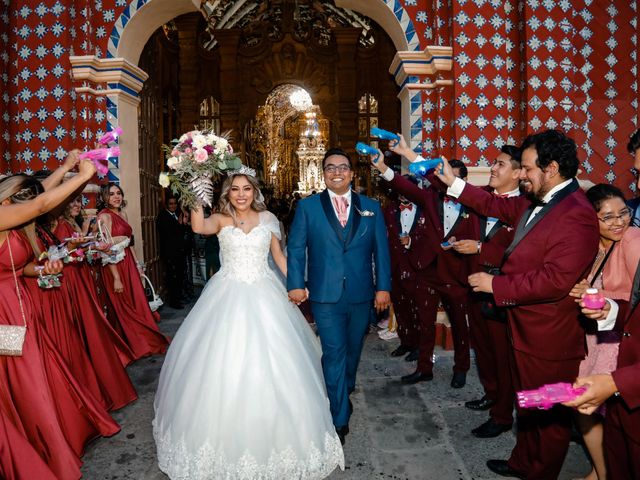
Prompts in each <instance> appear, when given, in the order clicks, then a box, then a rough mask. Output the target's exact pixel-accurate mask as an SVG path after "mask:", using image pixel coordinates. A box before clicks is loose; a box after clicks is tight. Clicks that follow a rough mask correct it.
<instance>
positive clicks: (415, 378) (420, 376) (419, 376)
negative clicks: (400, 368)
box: [400, 372, 433, 385]
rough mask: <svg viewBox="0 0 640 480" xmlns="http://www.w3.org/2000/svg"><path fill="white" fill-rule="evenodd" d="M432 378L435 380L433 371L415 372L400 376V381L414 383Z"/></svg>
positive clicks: (428, 380) (408, 383)
mask: <svg viewBox="0 0 640 480" xmlns="http://www.w3.org/2000/svg"><path fill="white" fill-rule="evenodd" d="M431 380H433V373H422V372H413V373H411V374H409V375H404V376H403V377H400V381H401V382H402V383H406V384H407V385H413V384H414V383H418V382H430V381H431Z"/></svg>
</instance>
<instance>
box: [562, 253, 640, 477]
mask: <svg viewBox="0 0 640 480" xmlns="http://www.w3.org/2000/svg"><path fill="white" fill-rule="evenodd" d="M639 299H640V265H639V266H638V269H636V275H635V278H634V282H633V291H632V293H631V299H630V301H629V303H627V302H615V301H613V300H609V299H607V300H608V303H607V305H606V306H605V308H604V309H603V310H591V309H587V308H584V305H583V304H582V303H581V304H580V305H581V306H582V307H583V309H582V313H584V314H585V315H586V316H587V317H589V318H591V319H594V320H598V321H601V320H614V319H615V318H616V317H617V318H619V319H624V321H623V322H622V323H623V325H624V331H623V334H622V340H621V342H620V350H619V351H618V366H617V368H616V370H615V371H614V372H612V373H610V374H603V375H591V376H588V377H583V378H578V379H577V380H576V382H575V386H577V387H587V391H586V392H585V393H583V394H582V395H581V396H580V397H578V398H577V399H575V400H574V401H571V402H567V403H566V404H565V405H568V406H570V407H575V408H577V409H578V410H579V411H580V412H581V413H584V414H587V415H590V414H592V413H593V412H595V411H596V410H597V408H598V407H599V406H600V405H601V404H602V403H604V402H605V401H606V400H607V399H608V401H607V415H606V417H605V422H604V442H603V443H604V450H605V460H606V463H607V476H608V477H609V478H611V479H612V480H620V479H624V480H634V479H638V478H640V308H638V303H639V302H638V300H639ZM618 303H619V305H618ZM618 308H619V311H618V312H616V310H617V309H618Z"/></svg>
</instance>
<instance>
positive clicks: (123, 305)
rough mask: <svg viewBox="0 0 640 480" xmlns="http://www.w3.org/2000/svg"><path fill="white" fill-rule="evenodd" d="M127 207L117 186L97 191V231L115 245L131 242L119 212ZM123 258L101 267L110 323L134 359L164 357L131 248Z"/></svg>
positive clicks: (164, 343)
mask: <svg viewBox="0 0 640 480" xmlns="http://www.w3.org/2000/svg"><path fill="white" fill-rule="evenodd" d="M125 205H126V203H125V201H124V193H123V191H122V189H121V188H120V186H119V185H117V184H115V183H108V184H106V185H103V186H102V188H101V189H100V205H99V207H102V210H101V211H100V212H99V214H98V222H99V224H100V228H101V229H102V231H103V233H104V234H105V236H107V238H111V239H112V240H113V243H114V244H117V243H119V242H121V241H123V240H125V239H127V238H128V239H131V236H132V234H133V230H132V229H131V225H129V223H127V218H126V214H125V213H124V212H123V211H122V208H123V207H124V206H125ZM124 252H125V255H124V258H123V259H122V260H120V261H119V262H118V263H116V264H108V265H106V266H103V267H102V270H101V272H102V278H103V281H104V285H105V289H106V292H107V297H108V299H109V312H108V317H109V320H110V321H111V322H112V323H114V324H115V325H116V329H118V330H119V331H121V332H122V334H123V337H124V339H125V340H126V342H127V344H128V345H129V347H130V348H131V350H132V351H133V353H134V355H135V358H136V359H138V358H141V357H144V356H147V355H152V354H154V353H164V352H165V351H166V350H167V346H168V345H169V342H168V340H167V338H166V337H165V336H164V335H163V334H162V333H161V332H160V329H159V328H158V326H157V325H156V320H157V317H156V316H154V314H153V313H152V312H151V309H150V308H149V303H148V302H147V297H146V295H145V293H144V287H143V286H142V280H141V278H140V275H141V274H142V273H143V272H142V267H141V266H140V265H139V264H138V262H137V261H136V257H135V253H134V251H133V248H131V246H128V247H126V248H125V249H124Z"/></svg>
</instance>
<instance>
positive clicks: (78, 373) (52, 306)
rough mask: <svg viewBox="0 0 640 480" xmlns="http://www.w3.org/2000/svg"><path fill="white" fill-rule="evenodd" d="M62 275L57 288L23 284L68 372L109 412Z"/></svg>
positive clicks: (28, 281) (33, 280)
mask: <svg viewBox="0 0 640 480" xmlns="http://www.w3.org/2000/svg"><path fill="white" fill-rule="evenodd" d="M38 243H39V247H40V249H41V250H45V251H46V248H44V247H43V244H42V242H40V241H39V242H38ZM51 243H54V242H51ZM65 270H66V268H65ZM65 275H66V274H65V272H64V270H63V272H62V278H61V284H62V286H60V287H54V288H49V289H42V288H40V287H39V286H38V280H37V278H34V277H30V278H29V277H27V278H25V284H26V285H27V288H28V289H29V293H30V294H31V298H32V300H33V302H34V306H35V307H36V315H37V318H38V320H39V321H40V322H41V324H42V325H43V326H44V329H45V330H46V331H47V333H48V334H49V337H50V338H51V340H53V343H54V345H55V346H56V349H57V350H58V353H60V355H62V358H63V359H64V361H65V362H66V364H67V366H68V367H69V370H71V372H72V373H73V375H74V376H75V377H76V380H78V382H79V383H80V384H82V385H84V386H85V387H86V388H87V390H89V392H91V394H92V395H93V396H94V397H95V398H96V399H97V400H99V401H100V402H101V403H102V405H103V406H104V407H105V408H106V409H107V410H109V409H110V408H111V404H110V402H109V401H108V400H107V397H106V396H105V395H104V392H103V391H102V389H101V388H100V383H99V382H98V377H97V375H96V372H95V369H94V368H93V365H92V364H91V359H90V358H89V355H88V354H87V349H86V344H85V342H84V339H83V338H82V337H81V336H80V328H79V325H78V324H77V323H76V318H75V317H74V315H73V310H72V309H71V304H72V303H73V299H72V298H71V297H70V296H69V291H68V289H67V288H66V278H65Z"/></svg>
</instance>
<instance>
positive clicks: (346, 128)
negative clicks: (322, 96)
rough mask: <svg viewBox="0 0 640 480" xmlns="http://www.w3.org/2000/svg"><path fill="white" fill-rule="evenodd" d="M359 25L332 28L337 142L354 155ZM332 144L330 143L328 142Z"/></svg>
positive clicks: (353, 156)
mask: <svg viewBox="0 0 640 480" xmlns="http://www.w3.org/2000/svg"><path fill="white" fill-rule="evenodd" d="M360 32H361V29H359V28H344V27H338V28H334V29H333V34H334V35H335V38H336V44H337V47H338V61H337V63H336V80H337V84H338V115H337V122H336V123H337V125H336V127H337V133H338V142H339V144H340V146H341V147H342V149H344V150H345V151H346V152H347V153H349V154H350V155H351V158H354V159H355V158H356V155H355V146H356V141H357V139H358V98H357V78H356V74H357V72H356V54H357V49H358V38H359V37H360ZM329 146H333V145H329Z"/></svg>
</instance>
